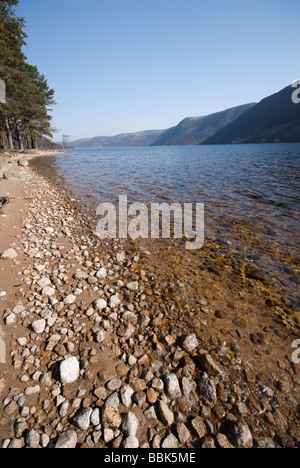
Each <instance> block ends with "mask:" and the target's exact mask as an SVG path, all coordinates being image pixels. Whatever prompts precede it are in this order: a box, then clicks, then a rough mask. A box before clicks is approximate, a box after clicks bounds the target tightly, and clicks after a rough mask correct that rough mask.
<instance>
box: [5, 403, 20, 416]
mask: <svg viewBox="0 0 300 468" xmlns="http://www.w3.org/2000/svg"><path fill="white" fill-rule="evenodd" d="M18 409H19V407H18V405H17V403H16V402H15V401H12V402H11V403H9V404H8V405H7V406H6V407H5V410H4V412H5V414H7V415H8V416H12V415H13V414H14V413H15V412H16V411H18Z"/></svg>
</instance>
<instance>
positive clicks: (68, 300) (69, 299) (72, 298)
mask: <svg viewBox="0 0 300 468" xmlns="http://www.w3.org/2000/svg"><path fill="white" fill-rule="evenodd" d="M75 301H76V296H73V294H69V296H67V297H66V298H65V299H64V303H65V305H72V304H74V302H75Z"/></svg>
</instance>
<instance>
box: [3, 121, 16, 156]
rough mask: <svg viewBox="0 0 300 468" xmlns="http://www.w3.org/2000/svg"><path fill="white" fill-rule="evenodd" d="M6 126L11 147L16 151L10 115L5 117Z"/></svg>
mask: <svg viewBox="0 0 300 468" xmlns="http://www.w3.org/2000/svg"><path fill="white" fill-rule="evenodd" d="M5 126H6V134H7V138H8V146H9V149H11V150H12V151H14V149H15V147H14V141H13V136H12V132H11V128H10V124H9V119H8V117H5Z"/></svg>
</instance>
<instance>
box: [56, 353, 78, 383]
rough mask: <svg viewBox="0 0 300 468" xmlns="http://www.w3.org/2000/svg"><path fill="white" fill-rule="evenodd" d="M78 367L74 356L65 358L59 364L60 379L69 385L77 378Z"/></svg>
mask: <svg viewBox="0 0 300 468" xmlns="http://www.w3.org/2000/svg"><path fill="white" fill-rule="evenodd" d="M79 375H80V367H79V362H78V360H77V358H76V357H71V358H69V359H66V360H65V361H63V362H62V363H61V364H60V380H61V382H62V383H63V384H64V385H69V384H72V383H74V382H76V380H77V379H78V378H79Z"/></svg>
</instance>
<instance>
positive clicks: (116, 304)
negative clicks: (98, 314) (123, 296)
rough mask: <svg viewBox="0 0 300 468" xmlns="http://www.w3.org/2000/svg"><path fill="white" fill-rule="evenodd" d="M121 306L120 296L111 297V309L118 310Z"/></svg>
mask: <svg viewBox="0 0 300 468" xmlns="http://www.w3.org/2000/svg"><path fill="white" fill-rule="evenodd" d="M120 304H121V301H120V299H119V298H118V296H111V298H110V301H109V307H110V308H111V309H116V308H117V307H119V305H120Z"/></svg>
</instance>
